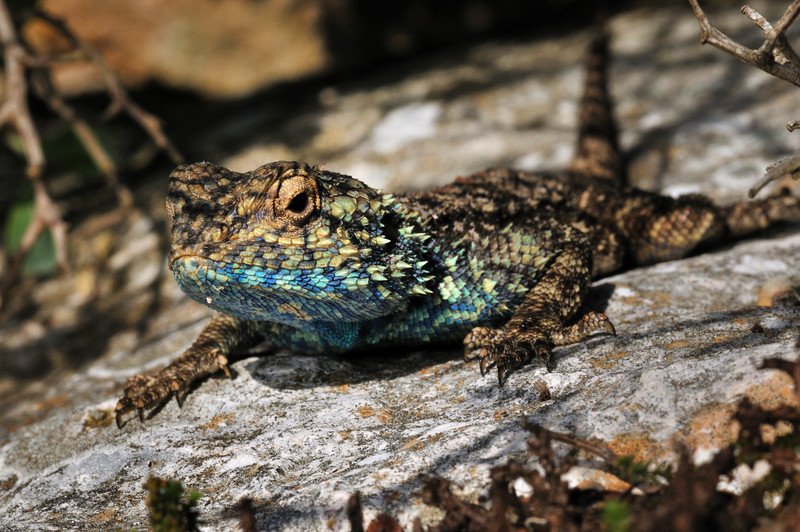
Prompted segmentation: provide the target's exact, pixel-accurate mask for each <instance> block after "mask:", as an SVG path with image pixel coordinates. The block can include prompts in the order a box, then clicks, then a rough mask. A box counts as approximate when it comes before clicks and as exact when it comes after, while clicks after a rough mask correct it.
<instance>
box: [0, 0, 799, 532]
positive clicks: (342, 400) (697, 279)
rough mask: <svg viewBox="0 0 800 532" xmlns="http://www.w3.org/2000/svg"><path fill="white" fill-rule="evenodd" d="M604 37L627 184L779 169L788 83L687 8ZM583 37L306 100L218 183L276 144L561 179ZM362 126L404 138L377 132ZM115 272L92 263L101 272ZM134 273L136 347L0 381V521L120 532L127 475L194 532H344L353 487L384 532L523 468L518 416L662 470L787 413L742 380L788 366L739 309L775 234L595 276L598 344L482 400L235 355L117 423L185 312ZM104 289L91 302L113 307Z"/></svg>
mask: <svg viewBox="0 0 800 532" xmlns="http://www.w3.org/2000/svg"><path fill="white" fill-rule="evenodd" d="M714 21H715V23H719V24H720V25H722V26H723V27H724V28H725V30H726V32H728V33H729V34H732V35H733V36H739V35H740V34H741V32H742V31H743V30H744V29H745V28H747V29H750V28H748V24H749V22H748V21H747V20H745V19H744V18H743V17H741V20H739V18H736V17H723V16H717V17H715V19H714ZM612 27H613V32H614V35H615V40H614V44H613V48H614V51H615V63H614V67H613V74H612V75H613V78H612V83H613V87H614V94H615V96H616V99H617V101H618V102H619V107H618V115H619V117H620V120H621V123H622V128H623V130H624V131H625V133H624V135H623V143H624V144H625V146H626V147H629V148H631V149H632V150H633V163H634V165H633V170H634V172H633V174H634V175H633V176H632V178H633V179H634V180H635V181H636V182H638V183H645V184H648V185H650V186H652V187H653V188H658V189H661V190H666V191H668V192H671V193H675V192H686V191H698V192H705V193H708V194H710V195H712V196H714V197H715V198H717V199H720V200H725V199H727V200H730V199H735V198H742V197H744V194H745V191H746V190H747V188H748V187H749V186H750V185H751V184H752V183H753V182H755V180H756V179H758V177H760V176H761V175H762V173H763V169H764V167H765V166H767V164H769V163H770V162H773V161H774V160H777V159H778V158H780V157H782V156H785V155H786V154H788V153H790V152H792V151H794V147H793V146H792V144H793V143H792V142H791V138H790V137H789V134H788V133H787V132H786V130H785V129H784V123H785V122H786V120H788V119H789V118H797V117H791V116H787V109H793V108H794V106H793V105H792V104H791V103H790V102H791V101H793V100H792V99H793V98H794V97H795V96H796V93H795V91H796V89H795V88H794V87H791V86H789V85H788V84H783V83H782V82H779V81H777V80H774V79H772V78H770V77H768V76H767V75H766V74H763V73H760V72H757V71H755V70H754V69H752V68H750V67H746V66H744V65H741V64H739V63H738V62H737V61H736V60H734V59H732V58H729V57H727V56H725V55H723V54H722V53H721V52H717V51H714V50H710V49H706V48H701V47H700V45H699V42H698V36H699V33H700V30H699V28H698V27H697V24H696V22H695V21H694V19H693V18H692V15H691V12H690V10H689V9H688V7H687V8H686V9H681V10H650V9H648V10H642V11H637V12H633V13H628V14H624V15H621V16H618V17H616V18H615V19H613V23H612ZM587 38H588V33H586V32H581V33H578V34H573V35H568V36H566V37H556V38H550V39H548V40H542V41H539V40H534V41H529V42H516V43H489V44H485V45H481V46H477V47H474V48H472V49H470V50H467V51H466V52H465V53H463V54H453V55H448V54H444V55H441V56H438V57H437V58H434V59H431V60H426V62H425V63H421V64H420V66H419V68H418V69H417V70H416V71H415V73H414V74H413V75H411V76H409V77H408V78H406V79H402V80H398V81H395V82H393V83H389V84H386V85H382V86H380V87H378V88H376V86H375V84H374V83H369V82H364V84H363V86H360V87H359V86H348V87H346V88H336V87H332V88H331V89H329V90H327V91H325V92H324V94H322V95H321V96H320V99H321V101H323V102H324V105H322V107H321V109H317V110H311V111H308V112H307V113H306V114H303V113H300V114H298V116H297V117H296V118H295V119H294V121H293V123H289V124H286V126H285V129H283V130H282V132H287V131H292V128H293V127H296V126H297V124H309V123H312V124H315V125H316V127H317V128H318V132H317V133H316V134H314V135H311V136H309V137H308V138H307V139H306V140H305V142H303V143H299V144H298V143H296V142H289V141H287V140H285V139H284V140H281V139H282V137H281V136H280V135H278V136H277V137H273V138H272V140H271V141H269V142H266V141H265V142H264V143H263V144H259V142H258V141H256V142H254V143H253V144H252V145H251V146H250V148H248V149H247V150H245V151H243V152H241V153H238V154H230V155H229V157H228V159H227V162H228V163H231V164H232V165H233V166H237V165H238V168H237V169H240V170H241V169H244V168H243V167H245V166H246V167H252V166H254V164H253V163H254V161H259V163H256V164H260V162H264V160H265V159H266V158H267V157H268V154H270V153H275V152H280V153H283V154H284V155H286V156H291V157H296V158H302V159H307V160H309V161H310V162H325V164H326V166H327V167H329V168H331V169H334V170H337V171H344V172H352V173H353V174H354V175H355V176H356V177H361V178H363V179H365V180H366V181H368V182H370V183H371V184H373V185H385V186H387V187H391V188H394V189H401V188H402V189H416V188H421V187H423V186H429V185H430V184H432V183H442V182H446V181H447V180H449V179H451V178H452V176H453V175H455V174H459V173H468V172H470V171H473V170H476V169H478V168H480V167H482V166H486V165H491V164H494V165H502V164H517V165H520V166H523V167H530V166H558V165H560V164H564V163H565V162H566V161H567V159H568V158H569V154H570V151H571V147H572V144H573V141H574V128H573V124H574V118H573V116H574V114H575V108H576V106H575V98H576V97H577V95H578V94H579V91H580V80H581V68H580V66H578V60H579V58H580V57H581V55H582V50H583V48H584V46H585V43H586V41H587ZM456 61H457V62H456ZM734 80H735V83H734ZM359 116H363V117H364V118H363V120H361V119H359ZM416 121H420V123H421V124H424V127H420V128H415V127H414V123H416ZM390 126H391V128H390ZM351 127H354V129H351ZM387 128H389V129H392V128H393V129H396V130H399V131H403V132H408V133H407V134H403V135H401V136H398V137H395V138H392V137H390V136H388V137H387V136H386V134H385V132H386V130H387ZM276 138H277V140H276ZM532 154H533V155H532ZM536 154H538V155H536ZM222 162H226V161H222ZM159 229H161V230H163V227H160V226H159V225H156V226H155V227H154V228H153V229H152V230H153V231H157V230H159ZM122 245H123V247H124V245H125V244H124V243H123V244H122ZM127 245H129V246H135V245H136V244H135V243H134V241H132V242H131V243H130V244H127ZM130 256H131V255H130V250H127V251H125V250H116V251H115V252H114V254H113V255H112V257H114V258H113V260H112V262H113V265H114V267H117V268H124V267H125V266H126V265H128V264H129V262H130V261H129V258H130ZM149 260H152V261H153V262H152V263H150V262H148V264H147V265H146V268H142V269H141V272H140V274H139V275H141V276H143V277H139V276H132V275H131V273H126V274H125V275H129V276H130V282H131V283H133V284H136V283H139V285H138V288H137V289H138V290H141V289H142V288H141V287H142V286H144V285H147V286H150V287H155V288H156V289H157V290H158V293H159V297H158V298H157V301H159V302H160V303H159V305H160V306H158V305H157V306H152V305H151V306H150V307H148V308H157V309H158V312H154V313H153V314H152V317H151V318H150V319H149V320H148V321H147V324H146V326H145V327H144V329H143V332H141V334H135V331H137V330H139V329H131V330H130V331H127V332H121V333H119V334H118V335H116V336H114V337H113V338H110V339H109V340H108V342H107V345H106V347H105V350H104V352H103V355H102V356H100V357H99V358H96V359H95V360H92V361H90V362H88V363H86V364H85V365H84V366H82V367H80V368H79V369H77V370H74V371H68V370H65V371H62V372H60V373H59V374H56V375H51V376H50V377H47V378H45V379H42V380H39V381H35V382H32V383H29V384H27V385H26V386H24V387H20V386H16V387H15V386H14V385H9V384H5V385H4V386H3V387H0V391H2V393H4V394H5V398H4V399H3V400H2V403H0V404H3V405H4V408H3V409H2V410H1V411H0V529H4V530H5V529H10V530H27V529H77V528H87V529H111V528H122V529H128V528H131V527H136V528H144V527H146V526H147V515H146V508H145V504H144V488H143V484H144V482H145V480H146V478H147V477H148V475H151V474H152V475H157V476H161V477H168V478H175V479H179V480H181V481H182V482H183V483H184V485H185V486H186V487H187V488H191V489H197V490H199V491H201V492H202V493H203V494H204V496H203V498H202V499H201V500H200V504H199V509H200V512H201V515H202V519H203V520H204V522H205V523H206V525H207V526H208V527H210V528H211V529H213V530H234V529H235V528H236V526H237V525H236V519H237V512H236V510H235V507H236V503H237V501H239V500H240V499H241V498H242V497H250V498H252V499H253V501H254V502H253V507H254V510H255V514H256V518H257V521H258V525H259V527H260V528H261V529H262V530H278V529H280V530H321V529H332V530H348V529H349V525H348V524H347V521H346V517H345V507H346V503H347V500H348V497H349V496H350V494H352V493H353V492H355V491H356V490H358V491H360V492H361V494H362V501H363V504H364V506H365V509H366V520H365V521H366V522H369V521H370V520H371V519H372V518H373V517H374V516H375V515H376V514H377V513H378V512H386V513H388V514H390V515H392V516H393V517H394V518H396V519H398V521H399V522H400V523H401V524H402V525H403V526H404V527H405V528H406V529H408V528H409V527H410V523H411V522H412V520H413V519H414V518H415V517H417V516H420V517H421V518H422V520H423V523H431V522H433V521H434V520H435V519H436V518H437V517H438V516H439V514H438V513H437V511H435V510H433V509H431V508H427V507H425V506H424V505H423V504H421V501H420V499H419V488H420V486H421V482H420V477H421V476H424V475H430V474H438V475H443V476H446V477H447V478H448V479H450V480H451V481H453V482H454V484H456V485H458V486H460V487H461V490H462V492H463V494H464V495H465V496H466V497H467V498H470V499H472V500H476V499H477V498H478V496H479V495H480V494H481V493H482V489H483V488H484V487H485V486H486V485H487V482H488V476H487V475H488V470H489V468H490V467H491V466H492V465H494V464H497V463H502V462H504V461H506V460H507V459H509V458H511V457H520V456H521V455H522V454H524V448H525V439H526V438H527V437H528V434H527V433H526V432H525V431H524V430H522V429H521V428H520V419H521V418H522V416H529V417H530V418H531V419H532V420H533V421H535V422H537V423H540V424H542V425H544V426H546V427H547V428H551V429H554V430H558V431H565V432H570V433H573V434H576V435H577V436H579V437H583V438H588V437H596V438H600V439H601V440H603V441H605V442H607V443H608V445H609V446H610V447H611V448H612V449H613V450H614V451H615V452H616V453H619V454H629V455H633V456H635V457H636V458H638V459H647V460H655V461H663V460H670V459H672V458H674V456H675V454H676V450H677V449H678V446H688V447H689V448H690V449H691V450H692V451H693V452H695V453H696V454H697V456H707V454H708V453H709V452H713V450H714V449H716V448H718V447H719V446H721V445H723V444H725V443H727V442H729V441H730V440H731V435H732V431H733V428H732V427H731V426H730V425H729V423H728V420H729V417H730V414H731V413H732V411H733V409H734V405H735V404H736V402H737V401H738V400H739V399H740V398H742V397H745V396H747V397H750V398H751V400H752V401H753V402H755V403H757V404H760V405H763V406H775V405H777V404H781V403H784V402H786V401H788V400H789V398H790V396H791V383H790V380H789V378H788V377H787V376H785V375H783V374H781V373H779V372H777V371H758V370H756V368H757V367H758V365H759V364H760V362H761V361H762V360H763V359H765V358H768V357H774V356H780V357H789V358H794V357H796V356H797V354H796V349H795V347H794V343H795V339H796V335H797V323H798V317H799V316H798V307H797V306H765V307H759V306H757V305H756V303H757V299H758V292H759V289H760V288H761V286H762V285H764V284H765V282H767V281H768V280H769V279H772V278H778V277H788V278H792V277H794V284H795V285H796V284H797V282H796V272H797V271H798V269H800V232H798V226H797V225H794V226H790V227H786V228H783V229H780V230H775V231H771V232H770V233H768V234H765V235H762V236H759V237H758V238H753V239H750V240H747V241H743V242H739V243H735V244H731V245H728V246H723V247H721V248H719V249H717V250H715V251H710V252H708V253H705V254H702V255H699V256H696V257H692V258H689V259H686V260H681V261H675V262H669V263H664V264H660V265H655V266H651V267H647V268H639V269H636V270H632V271H628V272H623V273H621V274H618V275H615V276H612V277H608V278H605V279H601V280H599V281H598V282H597V283H595V285H594V286H593V288H592V292H591V297H590V301H589V306H590V307H591V308H593V309H597V310H602V311H603V312H605V313H607V314H608V315H609V316H610V317H611V318H612V320H613V321H614V323H615V325H616V326H617V331H618V336H617V337H608V336H597V337H594V338H592V339H590V340H588V341H586V342H583V343H580V344H577V345H573V346H568V347H563V348H559V349H557V350H556V351H555V362H556V368H555V369H554V371H552V372H551V373H548V372H547V371H546V370H545V369H544V368H543V367H542V366H541V365H540V364H532V365H530V366H528V367H526V368H524V369H522V370H519V371H517V372H515V373H513V374H512V375H511V376H510V377H509V379H508V382H507V384H506V385H505V387H502V388H500V387H498V385H497V382H496V377H495V376H494V374H490V375H488V376H486V377H484V378H482V377H480V375H479V372H478V369H477V364H476V363H474V362H472V363H465V362H464V361H463V360H462V358H461V356H460V353H459V352H458V350H452V351H442V352H438V351H437V352H412V351H408V350H399V351H397V352H394V353H384V352H375V353H370V354H367V355H366V356H361V357H356V356H342V357H333V356H331V357H326V356H290V355H288V354H284V353H279V354H276V355H274V356H270V357H264V358H257V357H249V358H246V359H244V360H242V361H239V362H237V363H235V364H234V365H233V368H234V370H235V373H236V375H235V378H234V379H233V380H226V379H224V378H211V379H209V380H207V381H206V382H204V383H203V384H202V385H200V386H199V387H198V388H197V389H196V390H194V391H193V393H192V394H191V395H190V396H189V397H188V399H187V400H186V402H185V404H184V406H183V408H182V409H179V408H178V407H177V405H176V404H175V403H174V402H172V403H169V404H167V405H165V406H164V408H162V409H161V410H160V411H159V412H157V413H156V415H155V416H153V417H152V418H151V419H148V420H147V421H146V423H145V424H144V425H140V424H139V422H138V421H131V422H129V423H128V424H127V425H126V426H125V427H124V428H123V429H122V430H117V428H116V427H115V426H114V425H113V420H112V417H113V416H112V411H113V408H114V404H115V402H116V400H117V398H118V396H119V394H120V392H121V389H122V386H123V384H124V382H125V379H126V378H127V377H129V376H131V375H134V374H136V373H138V372H141V371H152V370H154V369H156V368H158V367H160V366H163V365H164V364H166V363H167V362H168V361H169V360H170V359H172V358H174V357H175V356H177V355H178V354H179V353H180V351H181V350H182V349H184V348H185V347H186V346H188V344H189V343H190V342H191V341H192V340H193V339H194V338H195V336H196V335H197V334H198V332H199V330H200V329H201V327H202V325H203V323H204V321H205V318H206V317H207V316H209V315H210V314H209V312H208V311H206V310H205V309H203V308H202V307H200V306H198V305H195V304H193V303H191V302H188V301H186V299H185V298H183V297H181V296H180V293H179V291H178V289H177V287H175V285H174V282H171V280H170V279H169V273H168V272H167V271H166V269H165V267H164V266H163V262H159V261H161V259H149ZM159 263H160V264H161V265H162V266H161V273H160V274H156V273H154V270H153V269H152V268H154V267H155V266H153V264H156V265H157V264H159ZM148 283H149V284H148ZM121 290H123V291H122V292H121V293H120V294H117V296H116V297H118V298H122V299H125V298H127V297H131V298H132V297H133V296H134V293H133V292H130V293H129V292H125V291H124V289H121ZM137 308H138V307H137ZM94 325H95V327H96V323H95V324H94ZM92 331H93V329H92V328H90V327H89V326H87V328H86V329H85V330H84V331H83V333H84V334H86V335H92V334H93V332H92ZM18 348H19V346H18ZM543 392H546V393H543ZM12 394H13V395H12ZM548 397H549V398H548Z"/></svg>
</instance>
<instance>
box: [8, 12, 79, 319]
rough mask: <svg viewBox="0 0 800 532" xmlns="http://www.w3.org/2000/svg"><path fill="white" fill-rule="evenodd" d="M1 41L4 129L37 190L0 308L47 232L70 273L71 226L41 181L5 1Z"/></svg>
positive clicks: (19, 49) (20, 54) (38, 147)
mask: <svg viewBox="0 0 800 532" xmlns="http://www.w3.org/2000/svg"><path fill="white" fill-rule="evenodd" d="M0 41H1V42H2V45H3V60H4V64H5V81H6V87H5V89H6V90H5V101H4V102H3V104H2V106H0V126H8V127H12V128H13V129H14V130H16V132H17V133H18V134H19V136H20V138H21V139H22V145H23V149H24V152H25V160H26V162H27V166H26V174H27V176H28V178H29V179H31V181H32V182H33V190H34V210H33V218H32V219H31V222H30V223H29V225H28V227H27V229H26V230H25V234H24V235H23V236H22V240H21V241H20V245H19V248H17V250H16V251H15V253H14V256H13V257H12V258H11V260H10V264H9V267H8V269H7V271H6V272H5V278H4V281H3V283H2V284H0V305H2V303H3V302H4V300H5V295H6V294H7V292H8V289H9V288H10V287H11V285H12V283H13V281H14V280H15V279H16V277H17V275H18V272H19V270H20V268H21V266H22V263H23V261H24V259H25V257H26V256H27V255H28V252H30V250H31V248H32V247H33V245H34V244H35V243H36V240H37V239H38V238H39V235H41V234H42V232H44V230H45V229H48V228H49V229H50V232H51V233H52V235H53V242H54V245H55V252H56V264H57V265H58V266H59V267H60V268H62V269H67V268H68V265H69V262H68V260H67V226H66V224H65V223H64V221H63V220H62V219H61V214H60V213H59V211H58V207H56V205H55V203H54V202H53V200H52V199H51V198H50V196H49V195H48V194H47V189H46V188H45V186H44V183H43V182H42V179H41V178H42V174H43V172H44V167H45V156H44V150H43V149H42V141H41V139H40V138H39V133H38V131H37V130H36V126H35V125H34V123H33V119H32V118H31V114H30V109H29V108H28V101H27V95H28V84H27V81H26V79H25V63H26V60H27V56H28V54H27V52H26V50H25V48H24V47H23V46H22V43H20V42H19V39H18V38H17V32H16V29H15V27H14V22H13V20H12V18H11V13H10V12H9V11H8V8H7V7H6V3H5V1H4V0H0Z"/></svg>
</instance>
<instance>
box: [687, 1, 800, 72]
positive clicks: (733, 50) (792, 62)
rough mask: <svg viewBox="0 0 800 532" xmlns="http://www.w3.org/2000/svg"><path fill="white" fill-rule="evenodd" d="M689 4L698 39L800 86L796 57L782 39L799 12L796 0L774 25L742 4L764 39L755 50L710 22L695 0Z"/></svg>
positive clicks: (799, 64)
mask: <svg viewBox="0 0 800 532" xmlns="http://www.w3.org/2000/svg"><path fill="white" fill-rule="evenodd" d="M689 4H691V6H692V9H693V10H694V16H695V17H696V18H697V21H698V22H699V23H700V28H701V29H702V30H703V33H702V34H701V35H700V42H702V43H703V44H710V45H711V46H714V47H715V48H719V49H720V50H723V51H725V52H727V53H729V54H731V55H733V56H734V57H737V58H738V59H740V60H741V61H742V62H744V63H747V64H748V65H752V66H754V67H756V68H758V69H760V70H763V71H764V72H766V73H768V74H770V75H772V76H775V77H777V78H780V79H783V80H785V81H788V82H789V83H793V84H794V85H797V86H798V87H800V57H798V55H797V53H795V51H794V50H793V49H792V47H791V46H790V45H789V43H788V42H787V41H786V37H785V35H784V34H785V32H786V29H787V28H788V27H789V26H790V25H791V24H792V22H794V19H795V18H797V15H798V14H800V0H794V1H793V2H792V4H791V5H790V6H789V7H788V8H786V12H784V14H783V16H782V17H781V18H780V20H779V21H778V23H777V24H776V25H775V27H772V26H771V25H770V23H769V22H767V20H766V19H765V18H764V17H762V16H761V15H760V14H759V13H758V11H756V10H755V9H753V8H751V7H750V6H745V7H744V8H742V13H744V14H745V16H747V17H748V18H749V19H750V20H752V21H753V22H754V23H755V24H756V25H757V26H759V27H760V28H761V29H762V31H764V33H765V34H766V38H765V39H764V43H763V44H762V45H761V46H760V47H759V48H758V49H757V50H753V49H750V48H747V47H746V46H742V45H741V44H739V43H737V42H736V41H734V40H733V39H731V38H730V37H728V36H727V35H725V34H724V33H722V32H721V31H720V30H718V29H717V28H715V27H714V26H712V24H711V21H709V20H708V17H707V16H706V14H705V13H704V12H703V10H702V9H701V8H700V5H699V4H698V3H697V0H689Z"/></svg>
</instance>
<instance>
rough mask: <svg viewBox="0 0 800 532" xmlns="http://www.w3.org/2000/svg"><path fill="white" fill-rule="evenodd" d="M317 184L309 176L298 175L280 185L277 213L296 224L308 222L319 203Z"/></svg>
mask: <svg viewBox="0 0 800 532" xmlns="http://www.w3.org/2000/svg"><path fill="white" fill-rule="evenodd" d="M318 203H319V197H318V195H317V184H316V182H315V181H314V179H312V178H310V177H308V176H296V177H292V178H289V179H287V180H285V181H284V182H283V183H281V185H280V189H279V190H278V197H277V198H276V201H275V214H276V215H277V216H278V217H279V218H283V219H285V220H287V221H289V222H291V223H292V224H294V225H297V226H300V225H303V224H304V223H306V222H307V221H308V220H309V218H311V216H313V215H314V213H315V212H316V211H317V209H318V207H319V205H318Z"/></svg>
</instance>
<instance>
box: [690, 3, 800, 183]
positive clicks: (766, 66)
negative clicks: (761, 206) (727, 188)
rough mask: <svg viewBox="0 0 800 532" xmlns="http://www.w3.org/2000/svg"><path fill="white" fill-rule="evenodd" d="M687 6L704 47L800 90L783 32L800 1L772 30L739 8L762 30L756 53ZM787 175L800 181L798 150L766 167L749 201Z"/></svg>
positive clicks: (799, 71)
mask: <svg viewBox="0 0 800 532" xmlns="http://www.w3.org/2000/svg"><path fill="white" fill-rule="evenodd" d="M689 4H691V6H692V9H693V10H694V16H695V17H696V18H697V21H698V22H699V23H700V28H701V29H702V30H703V33H702V35H701V36H700V41H701V42H702V43H703V44H706V43H708V44H710V45H711V46H714V47H716V48H719V49H720V50H723V51H725V52H727V53H729V54H731V55H733V56H735V57H738V58H739V59H740V60H741V61H743V62H745V63H747V64H748V65H752V66H754V67H756V68H758V69H760V70H763V71H764V72H766V73H768V74H771V75H773V76H775V77H777V78H780V79H783V80H786V81H788V82H790V83H793V84H794V85H797V86H800V55H798V54H797V52H795V50H794V48H792V46H791V45H790V44H789V42H788V41H787V40H786V30H787V29H789V26H791V24H792V23H793V22H794V21H795V19H796V18H797V16H798V15H800V0H793V1H792V3H791V5H790V6H789V7H787V8H786V11H784V13H783V15H782V16H781V18H780V19H779V20H778V22H777V23H776V24H775V25H774V26H773V25H772V24H770V23H769V21H768V20H767V19H766V18H764V17H763V16H762V15H761V13H759V12H758V11H756V10H755V9H753V8H752V7H750V6H744V7H743V8H742V13H743V14H744V15H745V16H746V17H747V18H749V19H750V20H751V21H753V23H755V24H756V25H757V26H758V27H759V28H761V31H763V32H764V34H765V38H764V42H763V43H762V44H761V46H759V47H758V49H757V50H753V49H750V48H747V47H745V46H742V45H741V44H738V43H736V42H735V41H733V40H732V39H731V38H730V37H728V36H727V35H725V34H724V33H722V32H721V31H720V30H718V29H717V28H715V27H714V26H712V25H711V22H710V21H709V20H708V17H707V16H706V14H705V13H704V12H703V10H702V9H701V8H700V5H699V4H698V3H697V0H689ZM786 128H787V129H788V130H789V131H790V132H791V131H794V130H795V129H799V128H800V122H798V121H796V120H792V121H790V122H789V123H788V124H787V125H786ZM786 175H788V176H791V177H792V178H793V179H800V150H798V151H797V152H795V153H794V155H792V156H790V157H787V158H786V159H783V160H781V161H778V162H777V163H775V164H773V165H771V166H770V167H768V168H767V173H766V174H764V177H762V178H761V179H760V180H759V181H758V182H757V183H756V184H755V185H754V186H753V187H752V188H751V189H750V191H749V193H748V194H749V196H750V197H751V198H752V197H755V195H756V194H757V193H758V191H760V190H761V189H762V188H764V187H765V186H766V185H767V184H769V183H771V182H772V181H775V180H776V179H779V178H781V177H783V176H786Z"/></svg>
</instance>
